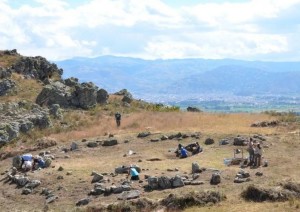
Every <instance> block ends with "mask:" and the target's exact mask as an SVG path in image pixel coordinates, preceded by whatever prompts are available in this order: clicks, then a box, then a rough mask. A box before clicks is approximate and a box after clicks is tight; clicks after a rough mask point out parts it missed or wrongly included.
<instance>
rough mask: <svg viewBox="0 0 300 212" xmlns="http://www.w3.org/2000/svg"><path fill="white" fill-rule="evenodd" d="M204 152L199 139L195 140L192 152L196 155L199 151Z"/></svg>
mask: <svg viewBox="0 0 300 212" xmlns="http://www.w3.org/2000/svg"><path fill="white" fill-rule="evenodd" d="M200 152H202V148H201V147H200V145H199V143H198V141H197V142H195V146H194V147H193V151H192V154H193V155H196V154H198V153H200Z"/></svg>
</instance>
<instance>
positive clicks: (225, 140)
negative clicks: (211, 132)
mask: <svg viewBox="0 0 300 212" xmlns="http://www.w3.org/2000/svg"><path fill="white" fill-rule="evenodd" d="M219 144H220V145H227V144H229V141H228V139H222V140H221V141H220V142H219Z"/></svg>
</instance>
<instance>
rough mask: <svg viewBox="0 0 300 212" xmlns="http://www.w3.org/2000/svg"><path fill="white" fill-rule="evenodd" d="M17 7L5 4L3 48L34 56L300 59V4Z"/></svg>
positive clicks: (102, 0)
mask: <svg viewBox="0 0 300 212" xmlns="http://www.w3.org/2000/svg"><path fill="white" fill-rule="evenodd" d="M11 2H12V1H7V0H0V44H1V46H2V48H4V49H13V48H16V49H18V50H19V52H21V53H22V54H26V55H32V54H35V55H42V56H45V57H47V58H49V59H52V60H59V59H65V58H70V57H75V56H88V57H92V56H98V55H102V54H113V55H123V56H137V57H145V58H186V57H204V58H225V57H226V58H229V57H230V58H239V59H249V60H251V59H260V58H262V59H265V60H278V59H279V58H282V59H289V58H290V55H293V60H299V59H300V53H299V51H298V50H297V48H298V47H299V46H298V45H297V44H294V43H300V42H299V38H297V35H298V34H299V31H300V27H299V22H298V20H299V18H300V15H299V14H298V11H299V9H300V0H285V1H282V0H252V1H246V2H239V3H230V2H229V1H224V2H223V3H199V4H196V5H192V6H191V5H189V6H180V7H178V6H173V5H171V4H166V3H164V2H163V1H161V0H152V1H148V0H89V1H77V3H76V4H74V1H67V0H53V1H48V0H35V1H26V2H27V3H23V4H18V5H17V6H16V5H12V3H11ZM80 2H82V3H80ZM207 2H208V1H207ZM181 5H183V3H182V4H181Z"/></svg>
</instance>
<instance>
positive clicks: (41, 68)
mask: <svg viewBox="0 0 300 212" xmlns="http://www.w3.org/2000/svg"><path fill="white" fill-rule="evenodd" d="M12 71H14V72H17V73H19V74H23V75H24V76H27V77H29V78H34V79H39V80H42V81H45V80H46V79H50V78H52V77H53V76H58V77H60V76H61V75H62V73H63V70H62V69H58V68H57V66H56V64H54V63H49V62H48V61H47V60H46V59H45V58H43V57H40V56H37V57H21V59H19V60H18V61H17V63H15V64H14V65H13V66H12Z"/></svg>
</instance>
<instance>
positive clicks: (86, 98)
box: [71, 82, 98, 109]
mask: <svg viewBox="0 0 300 212" xmlns="http://www.w3.org/2000/svg"><path fill="white" fill-rule="evenodd" d="M97 90H98V88H97V86H95V85H94V84H93V83H92V82H89V83H81V84H80V85H76V86H75V91H74V92H73V94H72V100H71V103H72V105H74V106H76V107H80V108H83V109H89V108H93V107H95V106H96V104H97Z"/></svg>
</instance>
